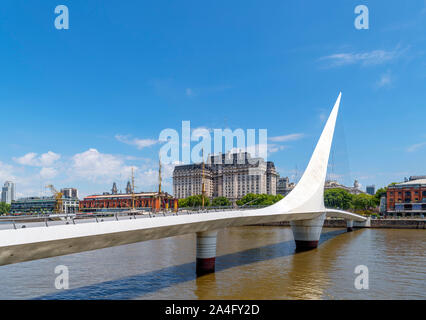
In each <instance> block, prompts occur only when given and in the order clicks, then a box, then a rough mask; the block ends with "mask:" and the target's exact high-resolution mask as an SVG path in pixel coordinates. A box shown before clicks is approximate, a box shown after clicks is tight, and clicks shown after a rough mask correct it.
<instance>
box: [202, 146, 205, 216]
mask: <svg viewBox="0 0 426 320" xmlns="http://www.w3.org/2000/svg"><path fill="white" fill-rule="evenodd" d="M201 158H202V160H203V163H202V171H201V172H202V175H201V206H202V208H203V209H204V195H205V193H206V189H205V186H204V148H202V149H201Z"/></svg>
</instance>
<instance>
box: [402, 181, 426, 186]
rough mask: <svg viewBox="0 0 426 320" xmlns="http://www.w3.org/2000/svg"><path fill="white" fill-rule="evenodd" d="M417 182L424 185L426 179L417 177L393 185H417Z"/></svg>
mask: <svg viewBox="0 0 426 320" xmlns="http://www.w3.org/2000/svg"><path fill="white" fill-rule="evenodd" d="M418 184H424V185H426V179H417V180H411V181H407V182H402V183H397V184H395V186H409V185H418Z"/></svg>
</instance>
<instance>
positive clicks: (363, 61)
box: [320, 47, 406, 67]
mask: <svg viewBox="0 0 426 320" xmlns="http://www.w3.org/2000/svg"><path fill="white" fill-rule="evenodd" d="M404 51H406V49H404V50H401V49H399V48H398V47H397V48H396V49H395V50H391V51H386V50H373V51H369V52H360V53H353V52H351V53H334V54H331V55H328V56H325V57H321V58H320V60H321V61H326V62H328V66H329V67H340V66H346V65H351V64H360V65H362V66H371V65H379V64H384V63H387V62H390V61H393V60H396V59H397V58H399V57H400V56H401V55H402V54H403V53H404Z"/></svg>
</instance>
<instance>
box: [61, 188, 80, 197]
mask: <svg viewBox="0 0 426 320" xmlns="http://www.w3.org/2000/svg"><path fill="white" fill-rule="evenodd" d="M61 193H62V194H63V195H64V197H65V198H67V199H72V198H78V190H77V189H76V188H63V189H61Z"/></svg>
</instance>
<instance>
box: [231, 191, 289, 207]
mask: <svg viewBox="0 0 426 320" xmlns="http://www.w3.org/2000/svg"><path fill="white" fill-rule="evenodd" d="M282 198H284V197H283V196H282V195H280V194H277V195H275V196H274V195H272V194H264V193H263V194H254V193H249V194H246V195H245V196H244V197H242V198H241V199H240V200H238V201H237V205H239V206H244V205H246V206H269V205H272V204H274V203H275V202H277V201H280V200H281V199H282Z"/></svg>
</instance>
